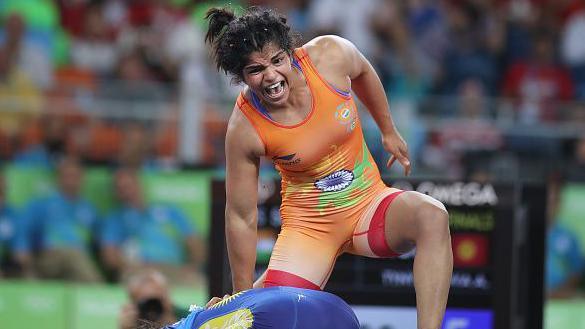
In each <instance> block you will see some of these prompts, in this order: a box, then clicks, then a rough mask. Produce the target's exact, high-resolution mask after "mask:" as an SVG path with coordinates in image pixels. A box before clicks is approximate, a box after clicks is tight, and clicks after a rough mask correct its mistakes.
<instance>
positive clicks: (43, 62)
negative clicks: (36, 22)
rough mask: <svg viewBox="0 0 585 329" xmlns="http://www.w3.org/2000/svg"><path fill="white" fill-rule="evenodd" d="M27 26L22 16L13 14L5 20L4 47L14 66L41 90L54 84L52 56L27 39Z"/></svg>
mask: <svg viewBox="0 0 585 329" xmlns="http://www.w3.org/2000/svg"><path fill="white" fill-rule="evenodd" d="M25 33H26V24H25V22H24V20H23V18H22V16H20V14H17V13H13V14H10V15H9V16H7V17H6V18H5V21H4V30H3V34H2V35H0V36H1V37H0V45H2V46H3V47H4V48H5V49H6V51H7V53H8V57H9V58H10V63H11V64H12V65H16V66H18V67H19V68H20V69H21V70H22V71H24V72H25V73H26V74H27V75H28V76H29V77H30V78H31V79H32V81H33V82H34V84H35V85H36V87H38V88H41V89H47V88H49V87H50V86H51V85H52V83H53V63H52V61H51V54H50V52H48V51H47V50H46V49H43V48H42V47H39V46H38V45H36V44H35V43H33V42H29V40H27V38H26V34H25Z"/></svg>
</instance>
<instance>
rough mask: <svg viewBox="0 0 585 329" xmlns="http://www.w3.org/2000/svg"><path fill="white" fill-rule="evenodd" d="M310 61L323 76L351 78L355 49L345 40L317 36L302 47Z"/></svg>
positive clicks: (354, 61)
mask: <svg viewBox="0 0 585 329" xmlns="http://www.w3.org/2000/svg"><path fill="white" fill-rule="evenodd" d="M303 48H304V49H305V51H306V52H307V54H309V57H310V58H311V61H312V62H313V64H314V65H315V67H316V68H317V70H319V72H320V73H321V74H323V75H326V76H328V75H333V76H335V75H344V76H345V77H348V76H351V75H352V71H353V70H354V66H355V64H356V54H357V49H356V48H355V46H354V45H353V44H352V43H351V42H350V41H349V40H347V39H344V38H342V37H339V36H335V35H324V36H319V37H316V38H314V39H312V40H311V41H309V42H307V43H306V44H305V45H303Z"/></svg>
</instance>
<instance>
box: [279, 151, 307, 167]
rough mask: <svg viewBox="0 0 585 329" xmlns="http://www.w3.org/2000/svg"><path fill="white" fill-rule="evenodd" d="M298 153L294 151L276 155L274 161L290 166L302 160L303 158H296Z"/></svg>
mask: <svg viewBox="0 0 585 329" xmlns="http://www.w3.org/2000/svg"><path fill="white" fill-rule="evenodd" d="M296 155H297V154H296V153H293V154H289V155H283V156H275V157H272V161H274V163H276V164H278V165H281V166H290V165H294V164H297V163H299V162H301V158H296V159H295V156H296Z"/></svg>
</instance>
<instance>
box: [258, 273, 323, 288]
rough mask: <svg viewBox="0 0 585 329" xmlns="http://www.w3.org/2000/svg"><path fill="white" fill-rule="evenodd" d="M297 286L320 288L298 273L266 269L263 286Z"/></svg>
mask: <svg viewBox="0 0 585 329" xmlns="http://www.w3.org/2000/svg"><path fill="white" fill-rule="evenodd" d="M278 286H286V287H297V288H305V289H312V290H321V287H319V286H318V285H316V284H314V283H313V282H311V281H309V280H306V279H303V278H301V277H300V276H298V275H294V274H292V273H288V272H285V271H279V270H268V271H266V278H265V279H264V288H268V287H278Z"/></svg>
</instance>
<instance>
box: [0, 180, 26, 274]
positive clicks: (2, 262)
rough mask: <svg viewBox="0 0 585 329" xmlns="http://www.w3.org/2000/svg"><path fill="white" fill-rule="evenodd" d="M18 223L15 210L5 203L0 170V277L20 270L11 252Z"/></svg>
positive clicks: (4, 187)
mask: <svg viewBox="0 0 585 329" xmlns="http://www.w3.org/2000/svg"><path fill="white" fill-rule="evenodd" d="M19 225H22V222H21V221H20V218H19V217H18V216H17V213H16V211H15V210H14V209H13V208H12V207H10V206H9V205H8V204H7V203H6V180H5V178H4V173H2V172H0V277H1V276H10V275H12V274H13V273H15V272H19V271H20V268H19V267H20V266H18V259H16V258H15V257H14V255H13V252H12V251H13V250H12V249H13V247H14V244H15V242H16V239H17V238H16V236H17V231H18V226H19Z"/></svg>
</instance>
